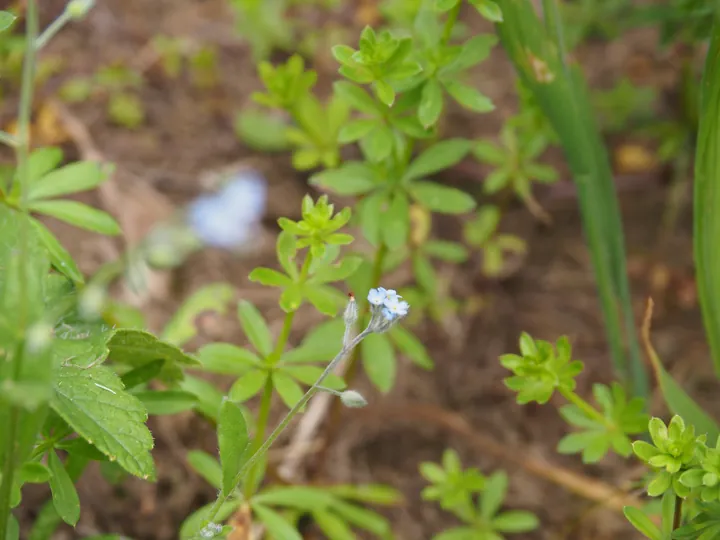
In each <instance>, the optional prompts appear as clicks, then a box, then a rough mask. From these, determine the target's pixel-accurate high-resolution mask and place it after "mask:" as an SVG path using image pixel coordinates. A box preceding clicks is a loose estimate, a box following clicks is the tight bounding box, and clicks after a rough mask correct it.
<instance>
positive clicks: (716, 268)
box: [693, 16, 720, 377]
mask: <svg viewBox="0 0 720 540" xmlns="http://www.w3.org/2000/svg"><path fill="white" fill-rule="evenodd" d="M719 57H720V21H719V20H718V17H717V16H716V18H715V22H714V23H713V30H712V36H711V40H710V48H709V49H708V53H707V59H706V61H705V71H704V73H703V78H702V88H701V97H700V124H699V128H698V138H697V150H696V153H695V188H694V191H695V193H694V214H695V216H694V232H693V239H694V246H693V248H694V252H695V272H696V279H697V287H698V297H699V300H700V307H701V309H702V315H703V322H704V323H705V331H706V332H707V338H708V342H709V344H710V353H711V355H712V360H713V363H714V365H715V373H716V374H717V376H718V377H720V249H718V246H719V245H720V244H719V242H720V212H718V210H720V64H719V63H718V60H719Z"/></svg>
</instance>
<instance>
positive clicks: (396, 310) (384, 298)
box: [367, 287, 410, 332]
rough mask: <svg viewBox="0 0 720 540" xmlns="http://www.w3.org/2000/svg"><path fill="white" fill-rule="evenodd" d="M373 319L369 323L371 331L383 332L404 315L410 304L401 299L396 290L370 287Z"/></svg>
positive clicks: (369, 296) (369, 299) (369, 297)
mask: <svg viewBox="0 0 720 540" xmlns="http://www.w3.org/2000/svg"><path fill="white" fill-rule="evenodd" d="M367 298H368V302H370V305H371V310H372V314H373V319H372V321H371V323H370V325H371V327H372V328H373V331H375V332H385V331H386V330H388V329H389V328H390V327H391V326H392V325H393V324H394V323H395V322H397V321H398V320H400V319H402V318H403V317H405V315H407V314H408V310H409V309H410V304H408V303H407V302H406V301H405V300H402V296H400V295H399V294H398V293H397V292H396V291H394V290H392V289H389V290H388V289H384V288H382V287H378V288H377V289H370V291H369V292H368V297H367Z"/></svg>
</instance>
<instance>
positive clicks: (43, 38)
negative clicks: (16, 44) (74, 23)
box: [35, 9, 72, 51]
mask: <svg viewBox="0 0 720 540" xmlns="http://www.w3.org/2000/svg"><path fill="white" fill-rule="evenodd" d="M71 20H72V17H71V16H70V14H69V12H68V10H67V9H66V10H64V11H63V12H62V13H61V14H60V16H59V17H58V18H57V19H55V20H54V21H53V22H51V23H50V26H48V27H47V28H46V29H45V30H44V31H43V33H42V34H40V37H38V38H37V40H36V41H35V50H36V51H39V50H40V49H42V48H43V47H44V46H45V45H47V44H48V42H49V41H50V40H51V39H52V38H53V37H54V36H55V34H57V33H58V32H59V31H60V30H62V27H63V26H65V25H66V24H67V23H69V22H70V21H71Z"/></svg>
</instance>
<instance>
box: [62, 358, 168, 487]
mask: <svg viewBox="0 0 720 540" xmlns="http://www.w3.org/2000/svg"><path fill="white" fill-rule="evenodd" d="M51 406H52V408H53V410H54V411H55V412H56V413H58V414H59V415H60V416H61V417H62V418H63V420H65V421H66V422H67V423H68V424H69V425H70V426H72V428H73V429H74V430H75V431H76V432H77V433H78V434H79V435H80V436H82V437H84V438H85V439H87V440H88V441H89V442H91V443H92V444H93V445H95V447H97V449H98V450H100V451H101V452H102V453H103V454H105V455H106V456H108V458H110V459H113V460H117V463H118V464H119V465H120V466H121V467H123V469H125V470H126V471H127V472H129V473H130V474H133V475H135V476H139V477H140V478H144V479H151V480H154V478H155V464H154V463H153V460H152V456H151V455H150V450H152V447H153V438H152V435H151V434H150V431H149V430H148V428H147V426H145V421H146V420H147V412H146V411H145V407H144V406H143V404H142V403H141V402H140V400H139V399H137V398H136V397H135V396H132V395H131V394H128V393H127V392H126V391H125V390H124V389H123V386H122V383H121V381H120V379H119V377H118V376H117V375H115V374H114V373H113V372H112V371H111V370H110V369H108V368H106V367H104V366H95V367H91V368H81V367H75V366H64V367H62V368H61V369H60V370H59V371H58V375H57V379H56V381H55V395H54V397H53V399H52V401H51Z"/></svg>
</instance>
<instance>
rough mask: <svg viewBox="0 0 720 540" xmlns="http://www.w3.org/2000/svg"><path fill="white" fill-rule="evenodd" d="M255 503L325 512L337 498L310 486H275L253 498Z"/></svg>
mask: <svg viewBox="0 0 720 540" xmlns="http://www.w3.org/2000/svg"><path fill="white" fill-rule="evenodd" d="M252 500H253V503H256V504H263V505H270V506H284V507H288V508H295V509H298V510H310V511H313V510H324V509H326V508H327V507H328V506H330V505H331V504H333V502H335V497H334V496H332V495H331V494H330V493H328V492H326V491H325V490H323V489H318V488H314V487H309V486H274V487H269V488H267V489H264V490H263V491H262V492H261V493H258V494H257V495H255V496H254V497H253V499H252Z"/></svg>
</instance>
